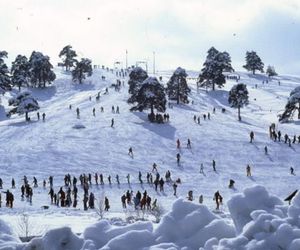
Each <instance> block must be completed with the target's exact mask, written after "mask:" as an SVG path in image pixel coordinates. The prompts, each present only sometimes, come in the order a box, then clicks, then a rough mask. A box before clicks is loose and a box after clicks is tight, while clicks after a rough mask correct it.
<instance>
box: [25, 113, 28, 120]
mask: <svg viewBox="0 0 300 250" xmlns="http://www.w3.org/2000/svg"><path fill="white" fill-rule="evenodd" d="M25 120H26V121H28V112H26V113H25Z"/></svg>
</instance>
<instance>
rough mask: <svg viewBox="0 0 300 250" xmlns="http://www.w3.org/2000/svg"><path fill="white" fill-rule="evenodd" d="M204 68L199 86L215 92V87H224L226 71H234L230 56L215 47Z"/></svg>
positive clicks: (211, 50) (209, 54)
mask: <svg viewBox="0 0 300 250" xmlns="http://www.w3.org/2000/svg"><path fill="white" fill-rule="evenodd" d="M203 66H204V67H203V68H202V70H201V72H200V74H199V77H198V82H197V85H198V86H200V87H205V88H207V87H211V88H212V90H215V85H217V86H218V87H222V86H224V84H225V82H226V80H225V76H224V75H223V72H224V71H229V72H231V71H233V68H232V66H231V58H230V55H229V54H228V53H227V52H226V51H224V52H219V51H218V50H216V49H215V48H214V47H212V48H210V49H209V50H208V52H207V57H206V60H205V62H204V64H203Z"/></svg>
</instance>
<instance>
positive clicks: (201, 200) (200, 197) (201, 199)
mask: <svg viewBox="0 0 300 250" xmlns="http://www.w3.org/2000/svg"><path fill="white" fill-rule="evenodd" d="M199 203H200V204H202V203H203V195H202V194H201V195H200V196H199Z"/></svg>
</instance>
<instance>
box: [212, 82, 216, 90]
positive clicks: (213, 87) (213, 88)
mask: <svg viewBox="0 0 300 250" xmlns="http://www.w3.org/2000/svg"><path fill="white" fill-rule="evenodd" d="M212 90H215V83H214V82H213V86H212Z"/></svg>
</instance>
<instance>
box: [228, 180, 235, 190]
mask: <svg viewBox="0 0 300 250" xmlns="http://www.w3.org/2000/svg"><path fill="white" fill-rule="evenodd" d="M234 183H235V181H234V180H232V179H230V180H229V186H228V187H229V188H234Z"/></svg>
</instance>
